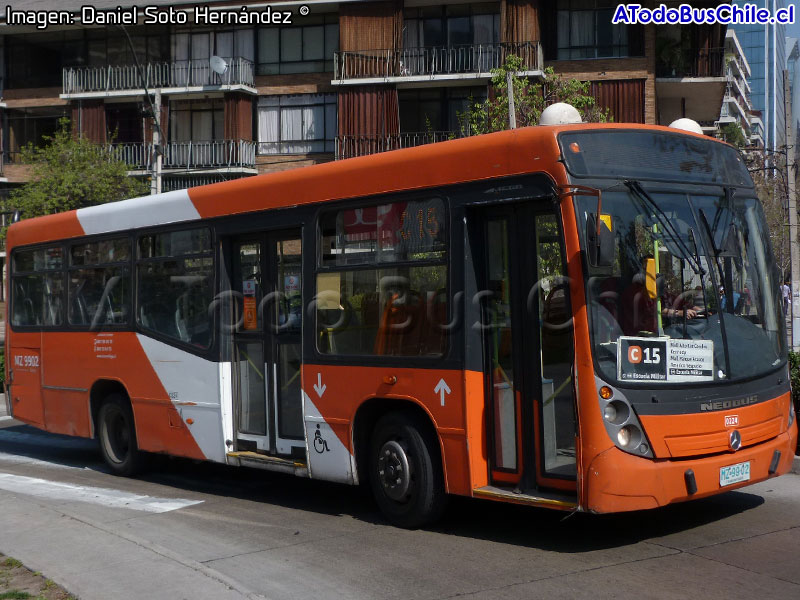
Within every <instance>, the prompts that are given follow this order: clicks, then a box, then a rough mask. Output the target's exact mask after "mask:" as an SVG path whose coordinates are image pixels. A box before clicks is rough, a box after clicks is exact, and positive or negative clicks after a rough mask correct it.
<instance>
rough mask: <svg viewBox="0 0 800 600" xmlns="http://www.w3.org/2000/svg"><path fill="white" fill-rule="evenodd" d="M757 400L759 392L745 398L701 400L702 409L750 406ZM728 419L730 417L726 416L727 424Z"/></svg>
mask: <svg viewBox="0 0 800 600" xmlns="http://www.w3.org/2000/svg"><path fill="white" fill-rule="evenodd" d="M756 402H758V394H753V395H752V396H745V397H744V398H738V399H737V400H718V401H716V402H701V403H700V410H706V411H707V410H725V409H728V408H737V407H739V406H748V405H750V404H755V403H756ZM734 416H735V415H734ZM737 419H738V417H737ZM727 420H728V419H727V417H726V418H725V421H726V423H725V424H726V425H727Z"/></svg>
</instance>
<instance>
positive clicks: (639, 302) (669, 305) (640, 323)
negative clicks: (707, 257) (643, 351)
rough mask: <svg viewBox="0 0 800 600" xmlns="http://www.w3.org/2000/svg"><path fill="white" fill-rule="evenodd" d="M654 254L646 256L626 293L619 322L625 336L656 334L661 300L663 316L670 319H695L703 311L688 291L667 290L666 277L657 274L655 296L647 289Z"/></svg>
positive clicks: (622, 299) (623, 295) (623, 296)
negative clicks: (649, 267)
mask: <svg viewBox="0 0 800 600" xmlns="http://www.w3.org/2000/svg"><path fill="white" fill-rule="evenodd" d="M652 260H653V257H652V255H650V256H645V257H644V258H642V260H641V263H640V269H639V271H638V272H637V273H636V274H635V275H634V276H633V277H632V278H631V285H630V286H628V288H627V289H626V290H625V291H624V292H623V293H622V296H621V306H622V308H621V311H620V315H619V324H620V327H621V328H622V331H623V333H624V334H625V335H628V336H637V335H656V334H658V332H659V323H658V319H657V311H658V301H659V300H660V302H661V317H662V318H666V319H682V318H683V317H684V316H685V317H686V318H687V319H694V318H696V317H697V316H698V314H699V313H700V312H701V310H702V309H701V308H700V307H699V306H697V305H695V303H694V301H693V300H692V298H691V297H690V295H688V294H684V293H681V294H672V293H670V292H669V290H667V289H666V285H665V278H664V276H663V275H662V274H661V273H655V290H656V294H655V296H653V295H651V291H650V290H648V289H647V277H648V276H649V277H652V276H653V275H652V274H651V275H648V264H649V263H650V261H652Z"/></svg>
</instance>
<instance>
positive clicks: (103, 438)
mask: <svg viewBox="0 0 800 600" xmlns="http://www.w3.org/2000/svg"><path fill="white" fill-rule="evenodd" d="M97 422H98V438H99V440H100V451H101V452H102V453H103V459H104V460H105V461H106V464H107V465H108V466H109V467H111V470H112V471H114V473H115V474H117V475H123V476H125V477H128V476H131V475H135V474H136V473H138V472H139V471H141V470H142V468H143V466H144V456H143V454H142V453H141V452H140V451H139V448H138V446H137V444H136V427H135V425H134V422H133V411H132V410H131V405H130V403H128V402H126V401H125V399H124V398H123V397H122V396H121V395H120V394H111V395H110V396H108V397H107V398H106V399H105V401H104V402H103V405H102V406H101V407H100V412H99V413H98V416H97Z"/></svg>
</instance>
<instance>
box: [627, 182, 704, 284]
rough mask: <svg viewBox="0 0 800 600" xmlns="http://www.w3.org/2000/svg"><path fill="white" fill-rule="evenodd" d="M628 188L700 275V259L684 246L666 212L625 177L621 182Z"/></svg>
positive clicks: (636, 183) (639, 186)
mask: <svg viewBox="0 0 800 600" xmlns="http://www.w3.org/2000/svg"><path fill="white" fill-rule="evenodd" d="M623 183H624V184H625V185H626V186H627V187H628V189H629V190H630V191H631V192H633V193H634V194H635V195H636V197H637V198H639V201H640V202H643V203H644V204H647V206H648V207H649V208H650V210H651V211H652V212H653V213H654V216H655V217H656V219H657V220H658V224H659V225H661V227H662V228H663V229H664V231H665V232H666V233H667V234H668V235H670V236H671V237H672V239H673V240H674V241H675V243H676V244H677V245H678V246H679V247H680V250H681V252H683V258H685V259H686V260H687V261H688V262H689V264H690V266H691V267H692V270H693V271H694V272H695V273H696V274H698V275H700V276H701V277H702V275H704V274H705V270H704V269H703V265H701V264H700V261H699V260H697V259H696V258H695V257H694V256H693V255H692V252H691V250H689V248H688V247H687V246H686V243H685V242H684V241H683V239H682V238H681V237H680V236H679V235H678V232H677V231H676V230H675V227H673V225H672V223H670V220H669V217H668V216H667V215H666V213H665V212H664V211H663V210H662V209H661V207H660V206H659V205H658V204H656V201H655V200H653V198H652V197H651V196H650V194H648V193H647V192H646V191H645V189H644V188H643V187H642V184H641V183H639V182H638V181H636V180H635V179H626V180H625V181H624V182H623Z"/></svg>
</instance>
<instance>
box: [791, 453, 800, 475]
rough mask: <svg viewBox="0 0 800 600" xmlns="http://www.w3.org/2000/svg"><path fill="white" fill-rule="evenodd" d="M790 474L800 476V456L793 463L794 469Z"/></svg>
mask: <svg viewBox="0 0 800 600" xmlns="http://www.w3.org/2000/svg"><path fill="white" fill-rule="evenodd" d="M789 472H790V473H794V474H795V475H800V456H795V457H794V460H793V461H792V468H791V469H790V470H789Z"/></svg>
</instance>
